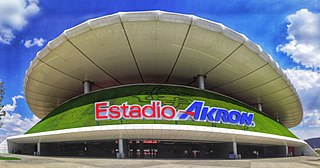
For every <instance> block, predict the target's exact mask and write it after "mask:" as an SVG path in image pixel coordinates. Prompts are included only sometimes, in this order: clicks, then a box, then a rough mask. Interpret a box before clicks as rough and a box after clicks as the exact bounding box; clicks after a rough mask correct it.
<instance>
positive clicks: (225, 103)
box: [26, 84, 297, 138]
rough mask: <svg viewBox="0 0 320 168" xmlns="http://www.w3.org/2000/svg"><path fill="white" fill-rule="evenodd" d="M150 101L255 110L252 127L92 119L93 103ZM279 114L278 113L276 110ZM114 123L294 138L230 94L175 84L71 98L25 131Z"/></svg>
mask: <svg viewBox="0 0 320 168" xmlns="http://www.w3.org/2000/svg"><path fill="white" fill-rule="evenodd" d="M151 100H159V101H161V102H162V105H172V106H174V107H175V108H176V109H178V110H184V109H185V108H186V107H187V106H188V105H189V104H190V103H192V102H193V100H199V101H204V102H205V105H206V106H211V107H220V108H225V109H228V110H230V109H236V110H239V111H245V112H250V113H254V122H255V127H246V126H238V125H230V124H222V123H210V122H195V121H168V120H124V119H121V120H100V121H96V120H95V113H94V103H95V102H99V101H109V102H110V104H111V105H121V104H122V103H124V102H128V104H139V105H145V104H150V101H151ZM279 113H281V112H279ZM114 124H179V125H195V126H207V127H220V128H228V129H237V130H247V131H254V132H262V133H269V134H275V135H281V136H287V137H292V138H297V137H296V136H295V135H294V134H292V133H291V132H290V131H289V130H288V129H287V128H286V127H284V126H282V125H281V124H280V123H278V122H276V121H274V120H273V119H271V118H270V117H268V116H266V115H265V114H262V113H261V112H259V111H257V110H256V109H255V108H253V107H251V106H248V105H246V104H244V103H242V102H240V101H237V100H235V99H232V98H230V97H227V96H224V95H221V94H218V93H214V92H211V91H205V90H200V89H197V88H191V87H184V86H174V85H150V84H148V85H130V86H121V87H115V88H109V89H103V90H99V91H95V92H91V93H89V94H85V95H81V96H79V97H76V98H73V99H71V100H69V101H67V102H65V103H64V104H62V105H60V106H59V107H57V108H56V109H54V110H53V111H52V112H51V113H50V114H49V115H47V116H46V117H45V118H44V119H42V120H41V121H40V122H39V123H38V124H36V125H35V126H34V127H32V128H31V129H30V130H29V131H27V132H26V134H30V133H37V132H44V131H52V130H61V129H68V128H79V127H88V126H103V125H114Z"/></svg>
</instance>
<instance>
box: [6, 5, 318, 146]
mask: <svg viewBox="0 0 320 168" xmlns="http://www.w3.org/2000/svg"><path fill="white" fill-rule="evenodd" d="M9 1H10V2H9ZM11 1H12V2H13V1H17V3H16V4H14V6H15V7H17V9H15V8H14V7H12V4H10V3H12V2H11ZM1 3H2V4H1ZM19 5H20V6H19ZM18 6H19V7H18ZM302 9H303V10H302ZM143 10H163V11H169V12H178V13H185V14H193V15H197V16H199V17H203V18H206V19H209V20H212V21H216V22H220V23H223V24H224V25H226V26H227V27H230V28H231V29H234V30H236V31H238V32H240V33H242V34H245V35H246V36H247V37H248V38H249V39H251V40H252V41H253V42H255V43H257V44H259V45H260V46H261V47H262V48H263V50H264V51H266V52H267V53H269V54H270V55H272V57H273V58H274V60H276V61H277V62H278V63H279V65H280V67H281V68H283V69H285V70H286V71H285V72H286V73H287V74H288V76H289V77H291V79H292V81H293V83H294V84H295V86H296V87H297V88H298V92H299V94H300V95H301V97H302V101H303V105H304V110H305V113H306V114H305V116H306V117H307V118H305V119H304V122H303V123H302V124H300V125H299V126H297V127H296V128H293V129H292V131H293V132H294V133H296V134H297V135H298V136H299V137H301V138H308V137H317V136H320V133H318V134H317V132H320V131H317V129H319V128H320V121H319V118H320V115H319V113H320V107H319V106H320V98H318V97H319V96H317V95H318V93H319V91H320V86H319V85H318V84H317V83H318V82H319V83H320V75H319V67H320V61H319V60H320V55H319V54H317V53H316V52H315V51H320V49H319V45H318V44H317V42H318V41H319V37H320V36H319V30H313V28H314V27H315V28H319V29H320V25H319V24H320V22H319V20H320V19H319V13H320V3H319V1H317V0H304V1H303V0H301V1H292V0H284V1H281V2H280V1H272V0H266V1H255V0H251V1H250V0H234V1H224V0H221V1H218V0H217V1H213V0H207V1H199V0H183V1H182V0H176V1H175V0H171V1H160V0H159V1H154V0H122V1H116V0H108V1H102V0H61V1H50V0H43V1H42V0H39V1H38V0H3V2H0V80H2V81H3V82H5V87H6V95H5V98H4V100H3V102H2V104H4V105H8V106H7V108H9V109H10V110H11V112H10V110H9V112H10V113H11V116H13V115H14V114H17V116H16V118H17V120H22V121H24V122H29V121H30V122H32V121H37V120H36V119H34V120H32V119H33V118H32V117H33V113H32V112H31V111H30V110H29V108H28V106H27V104H26V102H25V99H24V98H22V97H14V96H17V95H22V96H23V80H24V76H25V71H26V70H27V68H28V67H29V63H30V61H32V60H33V58H34V57H35V55H36V53H37V52H38V51H39V50H41V48H42V47H43V46H44V45H46V43H47V42H48V41H50V40H52V39H54V38H55V37H57V36H58V35H59V34H60V33H62V32H63V31H64V30H65V29H68V28H70V27H73V26H75V25H77V24H79V23H81V22H84V21H86V20H88V19H91V18H95V17H99V16H103V15H108V14H112V13H116V12H120V11H122V12H125V11H143ZM11 13H12V15H13V16H14V17H11ZM1 14H2V16H1ZM290 16H292V17H291V21H290V19H289V18H290ZM6 17H7V18H6ZM17 18H18V19H17ZM303 18H306V19H303ZM15 20H17V21H15ZM309 20H311V21H309ZM290 24H291V25H292V26H291V29H290V30H289V29H288V25H290ZM309 24H311V25H313V27H312V26H311V28H309V27H308V26H307V28H303V27H302V28H301V26H300V25H309ZM307 30H310V31H309V32H308V33H309V34H310V36H311V37H312V38H315V39H314V40H311V42H310V40H308V39H310V38H309V37H308V38H307V37H300V35H301V34H305V32H304V31H307ZM290 35H291V36H290ZM1 36H2V42H1ZM292 36H293V37H294V38H291V39H290V37H292ZM288 37H289V38H288ZM312 38H311V39H312ZM290 41H291V42H292V43H290ZM299 44H302V45H299ZM279 45H280V46H279ZM301 46H302V48H303V47H305V46H307V48H308V47H309V48H310V46H311V48H312V47H313V48H312V49H311V50H310V52H309V53H307V54H305V53H304V52H303V51H304V50H303V49H301ZM277 47H278V50H277ZM295 47H296V48H295ZM314 48H315V49H314ZM301 53H302V54H301ZM318 53H319V52H318ZM311 58H312V59H311ZM310 59H311V60H310ZM314 60H316V61H314ZM305 93H310V94H308V95H306V94H305ZM310 95H313V96H314V97H311V98H310ZM12 98H14V99H15V100H16V104H14V102H13V100H12ZM15 105H16V106H15ZM309 114H310V115H309ZM19 115H20V116H19ZM6 122H7V123H8V125H10V123H11V122H14V120H13V119H12V120H9V119H7V120H6ZM15 122H16V121H15ZM15 126H19V125H15ZM30 126H31V125H29V124H26V123H25V127H30ZM12 127H14V126H12ZM10 131H12V129H10V128H8V127H7V129H6V128H4V129H3V130H1V129H0V134H6V135H13V134H18V133H21V132H23V131H24V130H21V131H20V132H19V131H18V132H17V131H12V132H10ZM306 131H307V132H308V133H306ZM0 138H1V137H0ZM0 141H1V139H0Z"/></svg>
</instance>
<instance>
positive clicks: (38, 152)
mask: <svg viewBox="0 0 320 168" xmlns="http://www.w3.org/2000/svg"><path fill="white" fill-rule="evenodd" d="M40 146H41V143H40V141H39V142H38V143H37V155H38V156H40V155H41V153H40V150H41V148H40Z"/></svg>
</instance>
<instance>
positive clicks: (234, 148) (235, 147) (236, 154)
mask: <svg viewBox="0 0 320 168" xmlns="http://www.w3.org/2000/svg"><path fill="white" fill-rule="evenodd" d="M232 146H233V154H234V155H235V157H236V159H237V158H238V147H237V142H235V141H234V142H233V143H232Z"/></svg>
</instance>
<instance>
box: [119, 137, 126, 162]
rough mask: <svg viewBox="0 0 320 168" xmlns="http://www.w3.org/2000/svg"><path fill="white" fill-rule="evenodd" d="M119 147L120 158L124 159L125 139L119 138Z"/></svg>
mask: <svg viewBox="0 0 320 168" xmlns="http://www.w3.org/2000/svg"><path fill="white" fill-rule="evenodd" d="M118 145H119V146H118V149H119V159H124V157H125V156H124V150H123V139H119V141H118Z"/></svg>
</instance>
